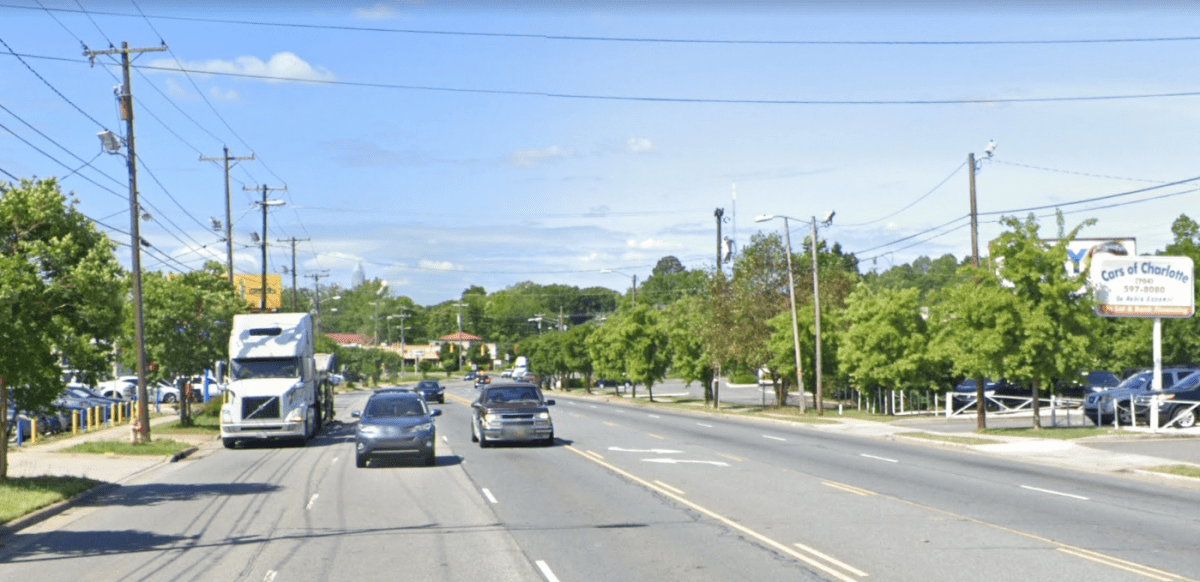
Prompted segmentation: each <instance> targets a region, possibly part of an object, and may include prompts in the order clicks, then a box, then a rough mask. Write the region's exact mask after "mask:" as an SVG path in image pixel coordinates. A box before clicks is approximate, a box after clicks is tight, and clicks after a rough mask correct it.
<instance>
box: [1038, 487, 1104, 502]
mask: <svg viewBox="0 0 1200 582" xmlns="http://www.w3.org/2000/svg"><path fill="white" fill-rule="evenodd" d="M1021 489H1028V490H1030V491H1039V492H1042V493H1049V494H1051V495H1062V496H1063V497H1070V498H1072V499H1082V500H1083V501H1091V500H1090V499H1088V498H1087V497H1084V496H1082V495H1071V494H1070V493H1062V492H1059V491H1051V490H1049V489H1039V488H1037V487H1030V486H1028V485H1022V486H1021Z"/></svg>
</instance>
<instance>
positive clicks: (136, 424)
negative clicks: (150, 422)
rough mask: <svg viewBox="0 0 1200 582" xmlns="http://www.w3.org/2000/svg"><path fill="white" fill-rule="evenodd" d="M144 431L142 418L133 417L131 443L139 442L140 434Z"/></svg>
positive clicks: (130, 432)
mask: <svg viewBox="0 0 1200 582" xmlns="http://www.w3.org/2000/svg"><path fill="white" fill-rule="evenodd" d="M141 432H142V420H141V419H140V418H138V417H136V416H135V417H133V422H131V423H129V444H131V445H136V444H138V435H140V434H141Z"/></svg>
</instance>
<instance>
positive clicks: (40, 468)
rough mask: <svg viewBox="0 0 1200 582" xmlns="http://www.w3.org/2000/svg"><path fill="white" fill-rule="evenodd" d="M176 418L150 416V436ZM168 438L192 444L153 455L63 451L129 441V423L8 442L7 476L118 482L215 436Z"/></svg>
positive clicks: (169, 460)
mask: <svg viewBox="0 0 1200 582" xmlns="http://www.w3.org/2000/svg"><path fill="white" fill-rule="evenodd" d="M177 420H179V417H178V416H173V415H170V416H162V417H158V418H154V419H151V421H150V426H151V436H153V437H155V438H157V437H158V436H159V435H157V434H156V433H154V431H153V427H155V426H160V425H166V424H171V423H173V422H176V421H177ZM163 438H170V439H171V440H175V441H180V442H186V443H188V444H191V445H193V448H192V449H189V450H187V451H184V452H183V453H180V454H179V455H175V456H173V457H172V456H154V455H98V454H93V453H67V452H62V451H64V450H65V449H69V448H71V447H73V446H75V445H78V444H80V443H85V442H93V441H116V440H123V441H126V442H128V439H129V425H127V424H125V425H120V426H115V427H111V428H103V429H98V430H93V431H88V432H85V433H80V434H78V435H74V436H69V437H66V438H58V439H55V440H54V441H52V442H46V443H39V444H36V445H33V444H30V443H29V442H26V443H25V444H24V446H22V447H17V445H16V443H15V442H13V441H10V442H9V443H8V476H9V477H38V476H42V475H56V476H72V477H87V478H89V479H95V480H97V481H107V482H110V483H120V482H122V481H125V480H127V479H129V478H131V477H133V476H135V475H137V474H139V473H141V472H142V471H145V470H147V469H149V468H151V467H154V466H156V465H160V464H162V463H167V462H172V461H174V460H178V458H181V457H183V456H186V455H187V454H190V452H192V451H194V450H195V448H196V447H199V446H202V445H204V444H205V443H208V442H212V441H213V440H215V437H213V436H209V435H202V434H200V435H197V434H171V435H169V436H167V437H163Z"/></svg>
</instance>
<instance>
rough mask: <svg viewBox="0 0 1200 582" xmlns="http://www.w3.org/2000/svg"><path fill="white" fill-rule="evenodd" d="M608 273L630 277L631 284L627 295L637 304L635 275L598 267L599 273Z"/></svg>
mask: <svg viewBox="0 0 1200 582" xmlns="http://www.w3.org/2000/svg"><path fill="white" fill-rule="evenodd" d="M609 273H616V274H618V275H625V276H626V277H631V278H632V284H633V286H632V287H630V288H629V297H630V298H631V299H632V300H633V304H634V305H637V275H630V274H629V273H622V272H620V271H616V270H613V269H600V274H602V275H607V274H609Z"/></svg>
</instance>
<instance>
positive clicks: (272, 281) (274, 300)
mask: <svg viewBox="0 0 1200 582" xmlns="http://www.w3.org/2000/svg"><path fill="white" fill-rule="evenodd" d="M233 287H234V288H235V289H237V292H238V295H241V296H242V299H245V300H246V303H247V304H248V305H250V308H251V309H258V306H259V304H260V302H261V296H262V275H237V274H234V276H233ZM282 294H283V277H282V276H280V275H267V309H268V310H276V311H278V310H279V308H280V307H282V306H283V298H282Z"/></svg>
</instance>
